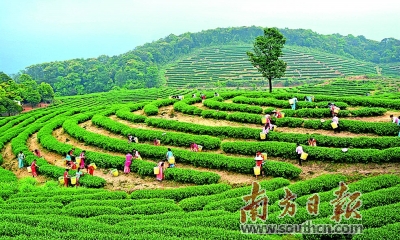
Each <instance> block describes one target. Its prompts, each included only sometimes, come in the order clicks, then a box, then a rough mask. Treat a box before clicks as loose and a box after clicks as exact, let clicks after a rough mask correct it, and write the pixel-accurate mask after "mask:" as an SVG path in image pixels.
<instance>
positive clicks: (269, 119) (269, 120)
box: [264, 114, 271, 124]
mask: <svg viewBox="0 0 400 240" xmlns="http://www.w3.org/2000/svg"><path fill="white" fill-rule="evenodd" d="M264 117H265V119H266V120H267V121H266V123H269V124H271V115H269V114H265V116H264Z"/></svg>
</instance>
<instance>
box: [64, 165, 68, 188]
mask: <svg viewBox="0 0 400 240" xmlns="http://www.w3.org/2000/svg"><path fill="white" fill-rule="evenodd" d="M68 171H69V169H68V168H66V169H65V172H64V186H65V187H68V178H69V175H68Z"/></svg>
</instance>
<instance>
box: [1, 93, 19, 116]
mask: <svg viewBox="0 0 400 240" xmlns="http://www.w3.org/2000/svg"><path fill="white" fill-rule="evenodd" d="M21 111H22V107H21V106H20V105H18V103H17V102H15V101H13V100H11V99H9V98H7V97H3V98H0V114H3V113H8V116H10V115H11V114H16V113H20V112H21Z"/></svg>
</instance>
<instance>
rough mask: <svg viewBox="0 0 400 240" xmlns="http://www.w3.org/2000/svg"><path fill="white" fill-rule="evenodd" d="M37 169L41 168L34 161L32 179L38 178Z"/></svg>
mask: <svg viewBox="0 0 400 240" xmlns="http://www.w3.org/2000/svg"><path fill="white" fill-rule="evenodd" d="M36 167H39V166H38V165H36V160H33V162H32V164H31V170H32V177H37V172H36Z"/></svg>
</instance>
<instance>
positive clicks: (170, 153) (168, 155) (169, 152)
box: [165, 148, 175, 168]
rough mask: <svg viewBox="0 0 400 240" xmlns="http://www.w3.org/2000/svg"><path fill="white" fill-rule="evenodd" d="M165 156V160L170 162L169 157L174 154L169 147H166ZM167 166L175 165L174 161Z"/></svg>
mask: <svg viewBox="0 0 400 240" xmlns="http://www.w3.org/2000/svg"><path fill="white" fill-rule="evenodd" d="M165 157H166V158H167V161H168V162H169V163H170V161H169V160H170V158H171V157H174V154H173V153H172V151H171V148H168V152H167V154H166V155H165ZM169 167H170V168H173V167H175V162H174V163H170V164H169Z"/></svg>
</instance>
